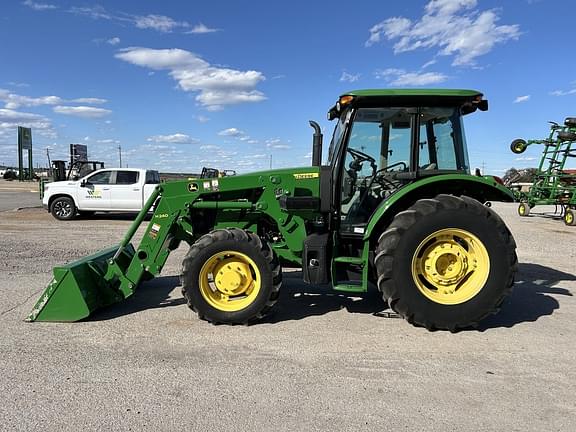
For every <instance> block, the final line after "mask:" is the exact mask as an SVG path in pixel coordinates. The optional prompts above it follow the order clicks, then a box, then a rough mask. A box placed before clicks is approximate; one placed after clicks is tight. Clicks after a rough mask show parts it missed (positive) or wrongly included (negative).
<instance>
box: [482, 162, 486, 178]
mask: <svg viewBox="0 0 576 432" xmlns="http://www.w3.org/2000/svg"><path fill="white" fill-rule="evenodd" d="M485 170H486V162H484V161H482V175H485V174H486V171H485Z"/></svg>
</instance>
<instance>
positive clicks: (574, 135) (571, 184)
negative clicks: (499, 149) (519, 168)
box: [510, 117, 576, 225]
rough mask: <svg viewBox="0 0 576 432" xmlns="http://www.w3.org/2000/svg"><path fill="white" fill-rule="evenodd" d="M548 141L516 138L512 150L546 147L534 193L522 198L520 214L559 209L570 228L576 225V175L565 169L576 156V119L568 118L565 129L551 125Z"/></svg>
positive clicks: (517, 152)
mask: <svg viewBox="0 0 576 432" xmlns="http://www.w3.org/2000/svg"><path fill="white" fill-rule="evenodd" d="M550 123H551V125H550V133H549V135H548V138H546V139H541V140H528V141H525V140H523V139H516V140H514V141H512V144H510V149H511V150H512V152H514V153H516V154H520V153H523V152H524V151H525V150H526V149H527V148H528V146H530V145H533V144H539V145H542V146H543V147H544V148H543V150H542V156H541V158H540V164H539V165H538V171H537V173H536V176H535V178H534V182H533V184H532V187H531V188H530V191H529V192H528V193H527V194H526V195H524V196H523V197H522V200H521V202H520V204H519V205H518V214H519V215H520V216H528V214H529V213H530V211H531V209H532V208H533V207H534V206H537V205H554V206H556V211H555V214H558V213H560V216H561V217H562V219H563V220H564V223H565V224H566V225H576V220H575V216H576V175H575V174H574V172H573V171H572V172H570V171H567V170H565V166H566V163H567V162H568V160H569V158H573V157H576V145H575V142H576V118H573V117H568V118H567V119H566V120H565V121H564V125H563V126H561V125H559V124H558V123H554V122H550Z"/></svg>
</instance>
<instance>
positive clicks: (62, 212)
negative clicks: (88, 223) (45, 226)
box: [50, 196, 76, 220]
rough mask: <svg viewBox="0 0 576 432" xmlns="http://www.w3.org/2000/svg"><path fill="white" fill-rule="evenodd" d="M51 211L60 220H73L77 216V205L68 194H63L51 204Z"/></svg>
mask: <svg viewBox="0 0 576 432" xmlns="http://www.w3.org/2000/svg"><path fill="white" fill-rule="evenodd" d="M50 213H51V214H52V216H54V217H55V218H56V219H58V220H71V219H74V218H75V217H76V205H75V204H74V200H73V199H72V198H70V197H67V196H61V197H58V198H56V199H54V201H52V204H50Z"/></svg>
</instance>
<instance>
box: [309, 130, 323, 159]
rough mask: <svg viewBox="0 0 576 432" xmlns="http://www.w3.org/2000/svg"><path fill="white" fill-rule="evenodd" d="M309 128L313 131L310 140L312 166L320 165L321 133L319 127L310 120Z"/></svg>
mask: <svg viewBox="0 0 576 432" xmlns="http://www.w3.org/2000/svg"><path fill="white" fill-rule="evenodd" d="M310 126H312V128H313V129H314V136H313V138H312V166H320V165H322V131H321V130H320V125H319V124H318V123H316V122H315V121H313V120H310Z"/></svg>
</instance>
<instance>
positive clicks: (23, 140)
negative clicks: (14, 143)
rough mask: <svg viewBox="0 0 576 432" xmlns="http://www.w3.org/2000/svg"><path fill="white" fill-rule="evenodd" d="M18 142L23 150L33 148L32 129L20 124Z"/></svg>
mask: <svg viewBox="0 0 576 432" xmlns="http://www.w3.org/2000/svg"><path fill="white" fill-rule="evenodd" d="M18 144H19V145H20V148H21V149H22V150H32V129H30V128H25V127H22V126H18Z"/></svg>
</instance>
